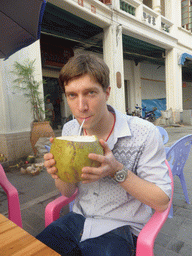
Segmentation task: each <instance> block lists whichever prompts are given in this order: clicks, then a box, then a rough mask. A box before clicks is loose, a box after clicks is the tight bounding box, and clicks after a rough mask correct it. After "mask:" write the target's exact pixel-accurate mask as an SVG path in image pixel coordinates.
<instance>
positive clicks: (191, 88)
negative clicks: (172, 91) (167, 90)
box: [183, 82, 192, 109]
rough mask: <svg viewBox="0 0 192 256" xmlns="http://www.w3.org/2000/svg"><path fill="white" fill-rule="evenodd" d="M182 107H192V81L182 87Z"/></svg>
mask: <svg viewBox="0 0 192 256" xmlns="http://www.w3.org/2000/svg"><path fill="white" fill-rule="evenodd" d="M183 109H192V82H186V87H183Z"/></svg>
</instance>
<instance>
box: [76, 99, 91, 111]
mask: <svg viewBox="0 0 192 256" xmlns="http://www.w3.org/2000/svg"><path fill="white" fill-rule="evenodd" d="M88 108H89V107H88V102H87V100H86V99H85V97H79V100H78V109H79V111H81V112H83V111H86V110H88Z"/></svg>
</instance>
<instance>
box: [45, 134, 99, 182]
mask: <svg viewBox="0 0 192 256" xmlns="http://www.w3.org/2000/svg"><path fill="white" fill-rule="evenodd" d="M50 152H51V153H52V154H53V156H54V159H55V161H56V167H57V169H58V173H57V174H58V176H59V178H60V179H61V180H63V181H65V182H68V183H76V182H79V181H81V180H82V179H81V170H82V168H83V167H85V166H91V167H98V166H99V165H100V163H99V162H97V161H93V160H91V159H89V158H88V155H89V153H95V154H98V155H103V148H102V146H101V145H100V143H99V140H98V138H97V137H96V136H62V137H56V138H54V140H53V143H52V145H51V150H50Z"/></svg>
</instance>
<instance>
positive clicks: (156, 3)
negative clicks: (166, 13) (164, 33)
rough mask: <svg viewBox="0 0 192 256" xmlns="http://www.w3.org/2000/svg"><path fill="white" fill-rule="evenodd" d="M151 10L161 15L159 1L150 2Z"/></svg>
mask: <svg viewBox="0 0 192 256" xmlns="http://www.w3.org/2000/svg"><path fill="white" fill-rule="evenodd" d="M152 9H153V10H154V11H155V12H157V13H159V14H161V0H152Z"/></svg>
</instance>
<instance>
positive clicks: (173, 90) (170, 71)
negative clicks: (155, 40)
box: [165, 49, 183, 123]
mask: <svg viewBox="0 0 192 256" xmlns="http://www.w3.org/2000/svg"><path fill="white" fill-rule="evenodd" d="M165 70H166V103H167V110H168V109H170V108H172V111H173V121H174V123H177V122H180V112H182V111H183V96H182V65H179V64H178V52H177V49H172V50H167V51H166V59H165Z"/></svg>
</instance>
